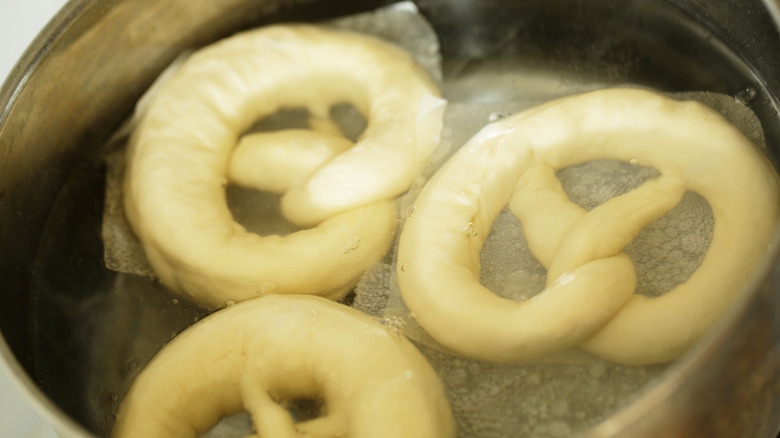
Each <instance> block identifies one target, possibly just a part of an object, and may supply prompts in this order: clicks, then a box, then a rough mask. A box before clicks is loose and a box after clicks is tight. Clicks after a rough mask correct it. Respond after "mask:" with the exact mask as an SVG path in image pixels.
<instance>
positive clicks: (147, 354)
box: [33, 32, 766, 438]
mask: <svg viewBox="0 0 780 438" xmlns="http://www.w3.org/2000/svg"><path fill="white" fill-rule="evenodd" d="M520 36H522V32H521V35H520ZM502 41H504V40H502ZM510 49H511V50H510ZM664 50H671V51H674V47H666V48H664ZM517 51H519V50H518V49H517V48H509V47H508V46H507V45H506V44H505V43H502V45H501V47H499V48H498V49H497V50H496V51H495V53H496V54H497V55H501V56H503V55H505V54H506V52H517ZM729 59H730V58H729ZM525 61H526V60H525V58H523V57H522V56H521V57H520V58H512V57H509V58H507V60H506V61H505V62H502V61H500V60H495V59H484V60H480V59H474V58H463V57H460V56H453V55H450V57H449V58H446V59H445V62H444V66H445V71H444V78H445V82H444V91H445V93H446V95H447V97H448V98H450V99H451V100H452V101H453V104H452V105H451V107H450V110H449V111H448V114H447V118H448V124H447V126H446V127H445V133H446V135H443V147H442V150H444V151H447V152H445V153H442V154H441V159H442V160H443V159H444V158H446V157H447V154H448V153H451V152H452V151H455V150H457V148H458V147H460V146H461V145H462V144H463V143H464V142H465V141H466V140H467V139H468V138H469V137H470V136H471V135H473V134H474V133H475V132H476V131H477V130H478V129H479V128H481V127H482V126H483V125H484V124H485V123H487V122H490V121H493V120H498V119H500V118H503V117H506V116H508V115H510V114H513V113H515V112H517V111H520V110H522V109H524V108H527V107H529V106H531V105H534V104H537V103H540V102H543V101H546V100H549V99H551V98H555V97H558V96H562V95H566V94H571V93H575V92H580V91H586V90H590V89H593V88H598V87H601V86H604V85H605V83H606V82H604V81H608V82H610V83H620V82H622V81H624V80H625V79H630V77H629V76H627V75H628V74H629V73H627V72H628V70H625V69H629V67H630V66H625V65H622V64H620V62H617V63H616V64H615V68H614V69H613V70H609V74H606V75H602V76H600V77H598V78H596V79H594V77H592V76H590V75H589V74H586V73H587V72H585V71H584V70H582V71H579V73H582V74H581V75H579V76H578V75H577V74H573V73H578V71H574V70H572V69H570V70H556V69H553V70H545V69H544V68H542V67H544V66H545V65H547V64H545V65H542V64H540V63H529V62H525ZM599 62H607V61H604V60H599ZM610 62H611V61H610ZM710 65H712V64H710ZM717 65H720V64H717ZM559 66H560V65H559V64H556V68H558V67H559ZM596 67H599V66H596ZM596 67H594V68H596ZM602 67H603V66H602ZM729 68H730V69H732V70H733V71H738V72H739V71H743V66H739V65H736V66H734V65H732V66H730V67H729ZM629 70H630V69H629ZM726 70H728V69H726ZM692 71H693V72H694V73H691V75H692V77H693V76H695V75H697V74H699V73H700V72H698V71H696V70H695V69H694V70H692ZM706 74H707V73H702V75H703V76H702V77H704V76H706ZM713 74H714V73H713ZM663 77H664V76H662V75H659V76H658V78H663ZM658 78H652V79H651V80H644V81H642V80H636V81H633V82H636V83H643V84H645V85H663V84H662V82H661V79H658ZM748 79H749V78H745V77H740V78H738V79H735V82H738V83H739V84H740V85H739V86H732V85H730V84H723V88H728V89H729V90H734V89H737V90H740V91H738V92H737V93H733V92H732V93H731V94H722V95H717V96H716V97H713V96H711V95H706V94H705V95H697V98H699V99H702V100H706V99H710V98H712V101H711V102H709V103H712V104H713V106H716V107H717V108H718V109H719V110H721V111H722V112H724V113H728V114H729V115H731V116H732V117H733V120H735V121H737V122H738V123H739V124H740V126H741V127H742V128H743V130H745V131H746V134H748V135H749V136H750V137H751V138H753V139H754V141H756V142H757V143H759V144H760V143H761V142H762V136H761V129H760V124H759V125H758V126H757V125H756V123H757V120H755V119H754V118H751V117H750V116H749V115H745V112H744V111H742V110H743V109H745V108H747V107H746V105H753V104H756V102H759V103H760V102H763V101H764V98H763V96H764V95H765V94H766V93H765V91H764V90H762V89H760V88H756V87H755V86H747V87H746V86H745V85H744V84H749V83H753V82H751V81H750V80H748ZM685 80H686V81H689V82H693V81H695V79H692V78H686V79H685ZM702 82H703V83H708V82H707V81H702ZM670 88H671V87H670ZM683 88H686V89H696V88H695V87H683ZM708 96H709V97H708ZM720 97H723V98H725V99H726V100H727V101H728V102H724V101H723V99H720ZM351 111H352V110H351V109H350V108H345V107H341V108H336V109H334V113H344V114H347V116H346V117H353V115H350V114H351ZM735 114H736V115H737V116H734V115H735ZM344 130H345V131H346V130H349V132H348V135H349V136H350V137H353V138H357V137H358V136H359V133H360V132H361V131H362V128H361V127H359V126H354V127H351V128H344ZM641 164H642V163H641V160H639V159H638V160H637V162H629V163H617V162H599V163H594V164H586V165H583V166H578V167H577V168H568V169H563V170H561V171H559V172H558V176H559V178H560V179H561V180H562V182H563V184H564V187H565V188H566V190H567V193H568V194H569V196H570V197H572V199H576V200H577V202H578V203H580V205H582V206H583V207H584V208H586V209H590V208H593V206H595V205H598V204H599V203H601V202H604V200H606V199H608V198H610V197H612V196H615V195H616V194H618V193H621V192H623V191H625V190H628V189H630V188H632V187H635V186H636V185H638V184H639V183H641V181H643V180H645V179H647V178H651V177H653V176H654V175H655V174H654V173H653V172H654V171H653V170H652V169H648V168H645V167H642V165H641ZM104 187H105V168H104V166H103V164H102V162H99V161H92V160H87V161H85V162H84V163H83V164H82V165H81V166H79V167H78V168H77V169H76V170H75V171H74V173H73V175H72V178H71V180H70V181H69V182H68V184H67V185H66V186H65V187H63V189H62V192H61V196H60V199H59V201H58V203H57V205H55V207H54V209H53V210H52V215H51V221H50V224H49V226H48V228H47V230H46V232H45V234H44V236H43V238H42V242H43V243H42V245H41V248H40V253H39V254H40V255H39V259H38V262H37V264H36V267H35V274H36V275H35V282H34V285H33V288H34V300H33V301H34V315H33V319H34V324H35V331H34V339H33V342H34V344H35V348H34V351H36V352H37V357H36V375H35V378H36V380H37V381H38V382H39V383H40V385H41V386H42V387H43V388H44V390H45V391H46V393H47V394H48V395H49V396H50V397H51V398H52V399H53V400H54V401H55V402H56V403H57V404H58V405H59V406H61V407H62V409H64V410H65V411H66V412H67V413H68V414H70V415H71V416H72V417H74V418H75V419H76V420H77V421H78V422H80V423H81V424H83V425H85V426H86V427H87V428H88V429H90V430H92V431H93V432H95V433H96V434H97V435H98V436H107V435H108V433H109V431H110V429H111V427H112V424H113V420H114V415H115V413H116V409H117V407H118V403H119V401H120V400H121V397H122V395H123V394H124V393H125V391H126V390H127V388H128V387H129V384H130V383H131V382H132V380H133V378H134V377H135V376H136V375H137V374H138V373H139V372H140V371H141V370H142V369H143V366H144V365H145V364H146V363H147V362H148V360H149V359H150V358H151V357H152V356H153V355H154V353H155V352H156V351H158V350H159V349H160V348H161V347H162V346H163V345H164V344H165V343H166V342H167V341H168V340H169V339H170V338H171V336H172V335H175V334H177V333H180V332H181V331H182V330H184V329H185V328H186V327H188V326H190V325H191V324H193V323H195V322H196V321H197V320H199V319H200V318H202V317H203V316H205V315H206V314H208V313H209V312H210V311H209V310H208V309H205V308H203V307H201V306H198V305H196V304H193V303H191V302H189V301H188V300H187V299H186V298H183V297H179V296H175V295H173V294H171V293H169V292H168V291H167V290H165V288H164V287H162V286H161V285H159V284H158V283H157V282H156V281H155V280H153V279H151V278H148V277H145V276H143V275H133V274H127V273H120V272H116V271H112V270H108V269H106V267H105V263H104V260H103V242H102V240H101V232H100V230H101V221H102V218H103V208H104V199H105V196H104V195H105V193H104ZM413 192H414V190H413V191H412V193H413ZM228 202H229V204H230V207H231V210H232V211H233V213H234V216H235V218H236V220H238V221H239V222H241V223H244V224H246V226H247V228H249V229H250V230H253V231H255V232H257V233H260V234H264V233H280V234H286V233H289V232H293V231H295V228H293V227H291V226H290V225H289V224H288V223H286V221H284V220H283V218H281V216H280V215H279V213H278V195H270V194H266V193H262V192H257V191H253V190H247V189H241V188H236V187H230V188H228ZM249 205H252V207H251V208H248V207H247V206H249ZM708 209H709V207H708V205H707V204H706V201H704V200H702V199H701V198H700V197H698V196H697V195H695V194H687V195H686V197H685V199H684V201H683V203H682V204H681V206H680V207H679V208H678V209H675V210H673V211H672V212H670V213H669V214H667V215H666V216H664V217H663V218H660V219H659V220H658V221H656V222H655V223H654V224H652V225H650V226H649V227H647V228H646V229H645V230H644V231H643V233H642V235H640V236H639V237H638V238H637V239H636V240H635V241H634V242H632V244H630V245H629V246H628V247H627V248H626V249H625V252H626V253H627V254H628V255H629V256H630V257H631V258H632V260H633V261H634V262H635V264H636V265H637V273H638V277H639V290H638V292H639V293H643V294H646V295H650V296H655V295H659V294H662V293H664V292H665V291H667V290H669V289H670V288H671V287H673V286H674V285H675V284H679V282H681V281H683V280H684V279H685V278H687V276H688V275H690V272H692V270H693V269H695V267H696V266H697V263H698V261H699V260H700V258H701V255H702V254H703V250H704V248H706V242H707V238H708V235H709V233H710V230H711V212H710V211H709V210H708ZM401 211H402V212H405V214H406V215H407V216H411V215H414V214H415V210H413V209H402V210H401ZM269 218H272V220H268V219H269ZM708 218H709V219H708ZM258 219H262V221H261V222H264V223H265V224H266V225H265V226H268V224H269V223H271V224H272V225H271V226H270V228H263V229H261V228H253V227H254V225H250V224H254V223H255V222H254V221H256V220H258ZM681 224H682V225H684V226H680V225H681ZM671 229H674V230H676V231H675V233H670V232H669V231H670V230H671ZM474 231H475V230H474ZM472 232H473V231H472V230H471V229H470V228H468V227H466V229H464V233H465V235H468V236H473V234H472ZM681 242H682V243H681ZM355 245H359V242H355V243H354V245H350V246H349V248H345V250H347V251H349V250H350V249H354V248H353V246H355ZM658 255H664V256H663V257H659V256H658ZM666 255H668V256H666ZM681 261H682V262H684V263H681ZM482 266H483V272H482V281H483V284H485V285H486V286H488V287H489V288H490V289H491V290H493V291H494V292H495V293H497V294H501V295H504V296H506V297H508V298H510V299H516V300H520V301H522V300H526V299H529V298H530V297H532V296H533V295H534V294H536V293H538V292H539V291H541V290H542V288H543V285H544V282H545V278H546V277H545V272H544V269H543V268H542V267H541V266H540V265H539V264H538V262H536V261H535V259H534V257H533V255H532V254H530V252H529V251H528V250H527V247H526V246H525V245H524V237H523V235H522V227H521V226H520V225H519V223H518V222H517V220H516V219H514V217H512V216H511V214H509V213H508V212H504V213H502V214H501V215H499V218H498V219H497V220H496V222H495V223H494V225H493V229H492V230H491V231H490V233H489V235H488V236H487V239H486V243H485V248H484V249H483V253H482ZM395 269H396V266H395V264H394V260H393V252H392V251H391V252H390V253H389V254H388V256H387V257H386V259H385V260H384V261H383V262H382V263H380V264H378V265H377V266H375V267H374V268H373V269H371V270H370V271H369V272H367V273H366V275H365V276H364V278H363V279H362V281H361V283H360V284H359V285H358V287H357V288H356V292H355V294H353V295H351V296H350V300H351V303H352V305H353V306H354V307H356V308H359V309H361V310H363V311H364V312H366V313H368V314H370V315H373V316H375V317H377V318H378V319H380V320H382V321H384V322H385V323H386V324H388V325H389V326H392V327H393V328H394V329H396V330H398V331H399V332H400V331H404V332H407V333H410V334H411V335H412V336H413V338H414V339H415V342H416V343H417V344H418V345H419V347H420V349H421V351H422V352H423V353H424V354H425V355H426V357H428V358H429V360H430V361H431V363H432V365H433V366H434V368H435V369H436V370H437V372H438V373H439V375H440V377H441V378H442V381H443V383H444V385H445V388H446V389H447V391H448V395H449V397H450V401H451V404H452V406H453V410H454V412H455V413H456V417H457V422H458V429H459V436H461V437H475V438H476V437H479V438H487V437H504V436H522V437H535V438H547V437H564V436H570V435H572V434H576V433H577V432H579V431H582V430H585V429H587V428H588V427H590V426H592V425H594V424H596V423H598V422H599V421H601V420H602V419H604V418H606V417H608V416H609V415H611V414H613V413H614V412H616V411H617V410H618V409H620V408H621V407H622V406H625V405H626V404H627V403H630V401H631V400H633V399H635V398H637V397H639V396H641V394H642V391H643V390H644V389H646V388H647V387H648V386H649V385H651V384H652V382H653V381H654V380H655V379H659V378H662V377H663V371H664V369H665V367H664V366H650V367H630V366H623V365H615V364H612V363H609V362H606V361H603V360H601V359H598V358H594V357H590V356H588V355H585V354H579V353H577V352H574V353H570V354H568V355H566V356H563V357H556V358H552V359H551V360H549V361H546V362H544V363H534V364H524V365H495V364H489V363H484V362H479V361H474V360H469V359H464V358H459V357H455V356H452V355H449V354H445V353H442V352H441V351H439V350H437V349H436V348H433V347H432V346H431V345H432V343H431V342H430V340H428V339H426V338H425V336H424V334H419V333H418V334H416V335H415V332H414V330H415V326H416V323H415V321H414V318H413V315H409V314H408V311H407V312H406V313H401V314H395V313H393V312H389V313H388V309H399V308H401V307H402V306H403V304H402V303H399V301H398V300H399V296H398V292H397V284H396V282H395ZM659 273H662V274H659ZM227 304H228V303H226V305H227ZM318 409H319V408H318ZM304 410H305V409H304ZM233 421H236V422H238V423H240V424H243V425H244V426H241V427H243V429H241V427H239V430H243V431H244V432H240V433H245V429H246V425H247V424H248V417H247V415H246V414H239V415H237V416H236V417H235V418H234V419H233ZM220 427H222V426H220ZM220 427H218V428H215V430H216V432H214V430H213V431H212V432H211V435H209V437H210V438H217V437H219V436H230V433H239V432H236V430H235V429H231V430H232V431H233V432H229V433H228V432H225V434H224V435H220V432H219V430H221V429H220ZM225 427H228V426H225Z"/></svg>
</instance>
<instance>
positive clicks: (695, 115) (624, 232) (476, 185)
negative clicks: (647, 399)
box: [397, 89, 780, 364]
mask: <svg viewBox="0 0 780 438" xmlns="http://www.w3.org/2000/svg"><path fill="white" fill-rule="evenodd" d="M597 159H609V160H622V161H625V162H632V163H637V162H638V163H639V164H642V165H644V166H649V167H653V168H655V169H656V170H658V171H659V172H660V174H661V175H660V176H659V177H658V178H657V179H655V180H651V181H648V182H646V183H645V184H644V185H643V186H641V187H640V188H638V189H637V190H635V191H634V192H629V193H627V194H624V195H621V196H618V197H616V198H613V199H611V200H609V201H607V202H606V203H604V204H602V205H600V206H598V207H596V208H595V209H593V210H591V211H590V212H587V213H586V212H585V211H583V210H582V209H581V208H580V207H578V206H576V205H574V204H572V203H571V202H570V201H569V200H568V198H567V197H566V195H565V194H564V193H563V191H562V189H561V187H560V183H559V182H558V181H557V179H556V178H555V174H554V171H555V170H556V169H561V168H564V167H567V166H571V165H575V164H579V163H583V162H587V161H591V160H597ZM687 190H692V191H695V192H697V193H699V194H700V195H701V196H703V197H704V198H705V199H706V200H707V201H708V202H709V204H710V206H711V208H712V212H713V215H714V226H713V235H712V240H711V243H710V246H709V248H708V250H707V253H706V254H705V256H704V259H703V261H702V263H701V266H700V267H699V269H698V270H697V271H695V272H694V273H693V274H692V275H691V276H690V278H689V279H688V280H686V281H685V282H683V283H682V284H680V285H679V286H677V287H676V288H674V289H673V290H671V291H669V292H667V293H666V294H665V295H663V296H661V297H658V298H648V297H644V296H641V295H634V294H633V291H634V287H635V283H636V274H635V272H634V268H633V265H632V264H631V262H630V260H629V259H628V258H627V257H626V256H625V255H624V254H622V253H621V252H620V251H621V249H622V247H623V246H624V245H625V244H626V243H628V242H629V241H630V240H631V239H632V238H633V236H635V235H636V234H637V233H638V231H639V230H640V229H641V228H642V227H643V226H644V225H645V224H647V223H649V222H650V221H652V220H654V219H655V218H658V217H660V216H661V215H663V214H664V212H666V211H668V210H669V209H671V208H672V207H673V206H674V205H676V204H677V202H678V201H679V200H680V198H681V196H682V194H683V193H684V192H685V191H687ZM779 199H780V197H779V196H778V177H777V174H776V173H775V171H774V170H773V168H772V167H771V165H770V164H769V163H768V161H767V160H766V158H765V157H764V156H763V154H761V153H760V152H758V151H757V149H756V148H755V147H754V146H753V145H752V144H751V143H750V141H749V140H747V139H746V138H745V137H744V136H743V135H742V134H741V133H740V132H739V131H738V130H737V129H736V128H735V127H733V126H731V125H730V124H729V123H728V122H726V120H725V119H723V118H722V117H721V116H720V115H719V114H717V113H715V112H714V111H713V110H711V109H709V108H707V107H705V106H704V105H702V104H699V103H695V102H678V101H675V100H672V99H670V98H666V97H663V96H661V95H659V94H656V93H653V92H650V91H644V90H639V89H609V90H601V91H596V92H591V93H586V94H582V95H578V96H572V97H567V98H563V99H560V100H557V101H553V102H551V103H548V104H545V105H542V106H540V107H537V108H533V109H530V110H528V111H526V112H524V113H520V114H517V115H515V116H512V117H509V118H506V119H503V120H500V121H498V122H496V123H493V124H491V125H488V126H487V127H485V128H484V129H483V130H481V131H480V132H479V133H478V134H477V135H475V136H474V137H473V138H472V139H471V140H470V141H469V142H468V143H467V144H466V145H465V146H464V147H463V148H462V149H461V150H460V151H459V152H458V153H457V154H456V155H455V156H454V157H453V158H452V159H451V160H450V161H449V162H447V163H446V164H445V165H444V166H443V167H442V168H441V169H440V170H439V171H438V172H437V174H436V175H435V176H434V177H433V178H432V179H431V181H429V183H428V184H427V185H426V186H425V187H424V189H423V191H422V192H421V194H420V195H419V197H418V198H417V200H416V205H415V207H416V208H415V209H414V211H415V214H414V215H413V216H411V217H410V218H409V219H408V220H407V222H406V224H405V225H404V229H403V231H402V233H401V238H400V244H399V245H400V246H399V255H398V271H397V272H398V280H399V286H400V289H401V293H402V296H403V298H404V301H405V302H406V304H407V306H408V307H409V309H410V310H411V311H412V312H413V313H414V314H415V317H416V319H417V321H418V322H419V323H420V325H421V326H422V327H423V328H425V330H426V331H428V333H429V334H430V335H431V336H432V337H433V338H434V339H436V340H437V341H438V342H440V343H441V344H442V345H443V346H445V347H447V348H449V349H452V350H454V351H456V352H459V353H461V354H465V355H468V356H472V357H476V358H480V359H484V360H491V361H498V362H513V361H526V360H533V359H537V358H540V357H543V356H545V355H549V354H552V353H554V352H558V351H561V350H563V349H566V348H570V347H575V346H580V347H582V348H584V349H585V350H587V351H589V352H591V353H594V354H597V355H599V356H602V357H605V358H607V359H610V360H613V361H616V362H622V363H627V364H651V363H661V362H667V361H670V360H673V359H675V358H676V357H678V356H679V355H680V354H682V353H683V352H684V351H685V350H686V349H687V348H688V347H689V346H690V345H692V344H693V343H694V342H695V341H696V340H697V339H698V338H699V337H700V336H701V335H702V334H703V333H704V332H705V331H706V330H707V329H708V328H709V327H710V326H712V325H713V323H714V322H715V321H716V320H717V319H718V317H719V316H720V315H721V314H722V313H723V312H724V311H725V310H726V309H727V308H728V307H729V306H730V305H731V304H732V303H733V302H734V299H735V297H737V296H738V295H739V292H740V290H741V289H742V288H744V287H745V286H746V283H747V282H748V280H749V279H750V278H751V276H752V275H753V272H754V270H755V268H756V265H757V264H758V263H759V262H760V260H761V259H762V257H763V256H764V255H765V249H766V244H767V242H768V240H769V238H770V236H771V234H772V232H773V230H774V228H775V226H776V223H777V220H778V216H779V214H778V205H780V203H779V202H778V200H779ZM507 204H509V207H510V210H511V211H512V212H513V214H515V215H516V216H517V217H518V219H520V221H521V223H522V226H523V229H524V232H525V235H526V236H527V239H528V245H529V248H530V249H531V251H532V252H533V253H534V254H535V256H536V257H537V259H538V260H539V261H540V263H541V264H542V265H543V266H545V268H547V270H548V277H547V287H546V289H545V290H544V291H543V292H542V293H540V294H539V295H536V296H534V297H533V298H531V299H530V300H527V301H525V302H515V301H511V300H508V299H504V298H500V297H498V296H497V295H495V294H493V293H492V292H490V291H489V290H487V289H486V288H484V287H483V286H481V285H480V284H479V272H480V260H479V256H480V250H481V247H482V244H483V242H484V239H485V237H486V236H487V235H488V233H489V231H490V226H491V223H492V222H493V220H494V219H495V217H496V216H497V214H498V213H499V212H500V211H501V210H502V209H503V208H504V206H506V205H507Z"/></svg>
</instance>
